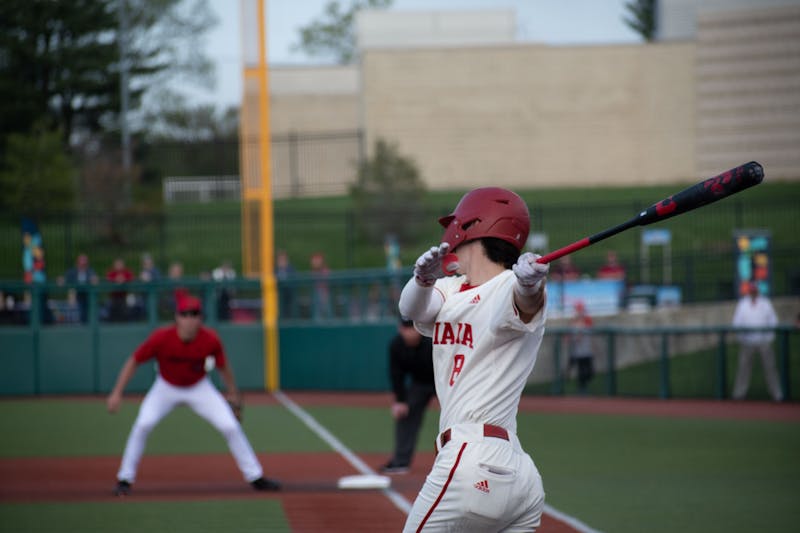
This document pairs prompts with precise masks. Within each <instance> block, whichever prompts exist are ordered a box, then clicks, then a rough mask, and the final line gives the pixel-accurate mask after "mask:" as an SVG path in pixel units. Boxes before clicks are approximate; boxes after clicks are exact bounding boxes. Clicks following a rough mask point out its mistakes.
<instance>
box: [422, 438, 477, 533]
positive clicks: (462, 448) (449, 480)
mask: <svg viewBox="0 0 800 533" xmlns="http://www.w3.org/2000/svg"><path fill="white" fill-rule="evenodd" d="M466 447H467V443H466V442H465V443H464V444H462V445H461V449H460V450H459V451H458V457H456V462H455V464H454V465H453V468H451V469H450V475H449V476H447V482H446V483H445V484H444V487H442V492H440V493H439V497H438V498H436V501H435V502H433V505H431V508H430V509H429V510H428V512H427V514H426V515H425V518H423V519H422V522H420V523H419V527H417V533H419V532H420V531H422V528H423V527H425V522H427V521H428V518H430V517H431V515H432V514H433V510H434V509H436V506H437V505H439V502H440V501H442V497H443V496H444V493H445V492H447V487H448V486H449V485H450V482H451V481H452V480H453V476H454V475H455V473H456V468H458V463H459V462H461V455H462V454H463V453H464V449H465V448H466Z"/></svg>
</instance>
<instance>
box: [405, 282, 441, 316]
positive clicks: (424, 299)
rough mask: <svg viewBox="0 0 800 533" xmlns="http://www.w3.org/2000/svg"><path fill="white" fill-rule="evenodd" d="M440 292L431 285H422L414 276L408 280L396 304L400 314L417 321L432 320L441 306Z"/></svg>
mask: <svg viewBox="0 0 800 533" xmlns="http://www.w3.org/2000/svg"><path fill="white" fill-rule="evenodd" d="M442 303H443V300H442V297H441V293H440V292H439V291H438V290H437V289H435V288H433V287H422V286H420V285H419V284H418V283H417V282H416V280H415V279H414V278H411V279H410V280H408V283H406V286H405V287H403V292H401V293H400V301H399V302H398V304H397V307H398V309H399V310H400V314H401V315H402V316H404V317H406V318H409V319H411V320H414V321H417V322H433V320H434V319H435V318H436V315H437V314H439V310H440V309H441V308H442Z"/></svg>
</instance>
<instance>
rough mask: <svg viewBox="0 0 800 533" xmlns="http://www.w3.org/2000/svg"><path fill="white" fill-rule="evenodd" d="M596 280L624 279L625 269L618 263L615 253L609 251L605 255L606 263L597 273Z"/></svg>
mask: <svg viewBox="0 0 800 533" xmlns="http://www.w3.org/2000/svg"><path fill="white" fill-rule="evenodd" d="M597 278H598V279H625V267H624V266H622V263H620V262H619V259H618V258H617V252H615V251H613V250H609V251H608V252H607V253H606V262H605V264H604V265H602V266H601V267H600V269H599V270H598V271H597Z"/></svg>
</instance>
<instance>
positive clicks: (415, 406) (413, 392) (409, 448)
mask: <svg viewBox="0 0 800 533" xmlns="http://www.w3.org/2000/svg"><path fill="white" fill-rule="evenodd" d="M435 395H436V388H435V387H434V386H433V384H432V383H431V384H430V385H425V384H420V383H414V382H412V383H411V385H410V386H409V388H408V396H407V398H406V401H407V402H408V415H407V416H406V417H404V418H401V419H399V420H397V421H395V426H394V458H393V459H392V461H393V462H394V463H395V464H401V465H410V464H411V458H412V457H413V456H414V449H415V448H416V446H417V437H418V436H419V428H420V427H421V426H422V420H423V419H424V417H425V409H426V408H427V407H428V403H429V402H430V401H431V398H433V397H434V396H435Z"/></svg>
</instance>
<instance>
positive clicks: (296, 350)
mask: <svg viewBox="0 0 800 533" xmlns="http://www.w3.org/2000/svg"><path fill="white" fill-rule="evenodd" d="M408 275H409V272H408V271H406V270H403V271H398V272H388V271H386V270H384V269H379V270H362V271H356V272H339V273H332V274H331V275H330V276H328V277H327V278H324V279H322V278H319V277H315V276H312V275H307V274H298V275H296V276H293V277H292V278H291V279H289V280H284V281H281V282H280V283H279V287H278V290H279V298H280V303H279V306H280V309H281V318H280V321H279V333H280V367H279V371H280V383H281V388H283V389H285V390H355V391H385V390H388V389H389V382H388V370H387V361H386V359H387V356H386V349H387V345H388V342H389V340H390V338H391V337H392V335H393V334H394V332H395V328H396V323H397V311H396V309H397V298H398V296H399V293H400V290H401V288H402V285H403V283H404V282H405V280H406V279H408ZM177 287H178V285H176V284H174V283H168V282H158V283H130V284H126V285H124V286H119V285H114V284H109V283H99V284H97V285H88V286H69V285H59V284H54V283H49V284H37V285H25V284H23V283H18V282H0V292H2V300H3V301H4V303H5V304H7V303H10V302H11V300H12V299H16V303H14V305H13V306H7V305H5V306H4V308H3V309H2V310H0V346H1V347H2V350H0V362H2V364H3V368H4V372H3V373H2V375H0V395H5V396H9V395H37V394H85V393H90V394H96V393H104V392H107V391H108V390H110V388H111V387H112V386H113V383H114V380H115V378H116V375H117V372H118V371H119V368H120V367H121V365H122V362H123V361H124V360H125V358H127V357H128V356H129V355H130V354H131V353H132V351H133V350H134V349H135V348H136V346H138V344H139V343H141V342H142V340H143V339H144V338H145V337H146V335H147V334H148V333H149V332H150V331H152V329H153V328H155V327H157V326H159V325H162V324H167V323H169V322H170V321H171V320H172V305H173V294H174V291H175V289H176V288H177ZM180 287H183V288H186V289H187V290H189V291H191V292H192V293H194V294H197V295H200V296H201V297H202V298H203V301H204V306H205V316H206V323H207V324H209V325H211V326H212V327H214V328H216V329H217V331H218V332H219V333H220V336H221V338H222V340H223V342H224V344H225V346H226V349H227V352H228V356H229V358H230V360H231V362H232V365H233V368H234V370H235V372H236V375H237V376H238V379H239V383H240V386H241V388H242V389H244V390H263V389H264V386H265V383H266V382H267V381H266V375H265V364H264V349H263V346H264V339H263V335H264V333H263V327H262V324H261V301H260V284H259V282H258V281H255V280H244V279H240V280H232V281H228V282H223V283H219V282H211V281H202V280H192V281H185V282H182V283H181V284H180ZM115 298H116V299H115ZM80 304H83V305H84V306H85V307H84V310H85V312H84V313H81V310H80ZM115 304H116V305H117V307H114V305H115ZM558 324H559V322H558V321H551V325H549V326H548V328H547V333H546V336H545V340H544V342H543V344H542V349H541V350H540V354H539V362H537V367H536V370H535V371H534V377H535V378H536V379H535V382H533V381H532V382H531V383H530V384H529V386H528V389H527V390H528V392H529V393H533V394H546V395H561V394H573V393H576V392H577V391H576V389H575V385H574V379H573V378H572V377H571V372H572V370H571V369H570V368H569V366H568V364H567V355H566V353H567V351H566V348H565V341H566V339H567V338H568V336H569V334H570V332H571V330H570V329H569V328H568V327H563V326H559V325H558ZM774 329H775V332H776V334H777V335H776V341H775V351H776V354H777V360H778V367H779V371H780V375H781V381H782V384H783V389H784V391H785V395H786V398H787V399H791V398H792V391H794V390H797V387H798V386H800V376H798V375H797V374H798V373H797V371H796V369H797V368H800V334H799V333H800V330H799V329H797V328H796V327H794V326H789V325H782V326H779V327H776V328H774ZM735 331H736V330H735V329H733V328H732V327H730V326H728V325H708V326H698V327H686V326H682V327H630V326H609V325H605V326H602V327H600V326H598V327H596V328H594V329H593V330H592V331H591V334H592V338H593V342H594V346H595V366H596V369H597V376H596V377H595V379H594V380H593V381H592V382H591V383H590V388H589V392H590V393H591V394H596V395H608V396H626V395H629V396H645V397H657V398H675V397H691V398H717V399H723V398H728V397H729V394H730V391H731V389H732V380H733V374H734V372H735V368H736V345H735V335H734V333H735ZM759 372H760V367H759V365H756V370H755V372H754V377H753V388H752V391H753V396H754V397H756V398H767V394H766V390H765V388H764V386H763V383H762V382H763V379H761V378H760V374H759ZM152 377H153V369H152V368H151V367H146V368H143V369H141V370H140V371H139V372H137V374H136V376H135V378H134V380H133V381H132V382H131V384H130V386H129V388H128V390H130V391H133V392H137V391H138V392H143V391H145V390H146V389H147V388H148V387H149V385H150V383H151V381H152Z"/></svg>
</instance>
